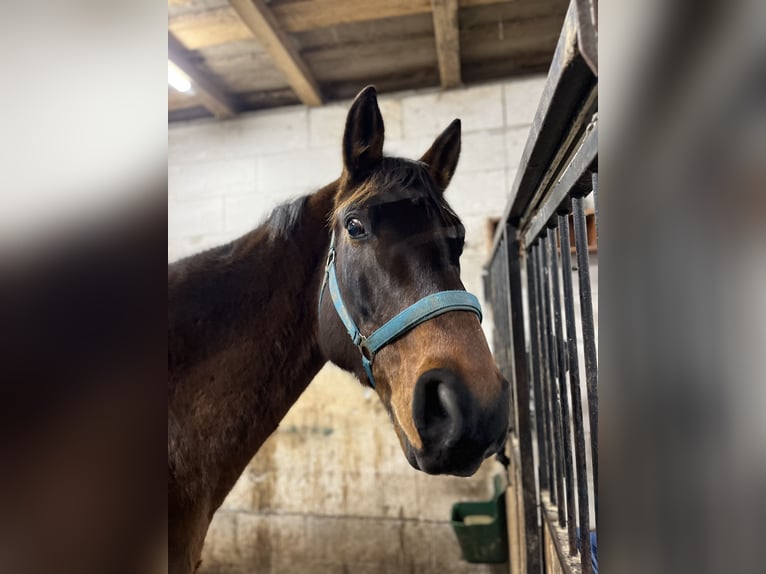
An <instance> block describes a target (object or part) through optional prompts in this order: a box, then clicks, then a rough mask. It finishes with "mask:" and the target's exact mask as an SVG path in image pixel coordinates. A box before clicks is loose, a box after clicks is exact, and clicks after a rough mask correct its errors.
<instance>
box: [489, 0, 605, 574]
mask: <svg viewBox="0 0 766 574" xmlns="http://www.w3.org/2000/svg"><path fill="white" fill-rule="evenodd" d="M596 30H597V25H596V11H595V3H594V1H593V0H575V1H573V2H572V4H571V5H570V7H569V11H568V13H567V17H566V20H565V23H564V27H563V30H562V33H561V36H560V38H559V42H558V46H557V48H556V53H555V55H554V58H553V62H552V64H551V69H550V72H549V74H548V79H547V82H546V85H545V89H544V91H543V95H542V97H541V100H540V103H539V106H538V109H537V113H536V115H535V119H534V123H533V125H532V128H531V130H530V134H529V137H528V139H527V143H526V147H525V149H524V153H523V155H522V159H521V165H520V167H519V171H518V174H517V176H516V179H515V182H514V184H513V188H512V190H511V194H510V199H509V202H508V205H507V206H506V209H505V213H504V216H503V218H502V219H501V220H500V223H499V225H498V227H497V230H496V233H495V236H494V243H493V248H492V255H491V257H490V260H489V263H488V264H487V266H486V269H485V276H484V280H485V291H486V293H485V294H486V298H487V300H488V301H489V303H490V306H491V308H492V312H493V316H494V325H495V332H494V351H495V356H496V359H497V362H498V365H499V367H500V369H501V371H502V373H503V375H504V376H505V377H506V378H507V379H508V380H509V381H511V386H512V389H513V398H512V412H513V420H512V425H511V426H512V429H511V434H510V436H509V441H508V452H507V454H508V457H509V459H510V461H511V462H510V466H509V484H510V489H511V491H510V492H509V496H508V497H507V499H508V500H509V503H508V512H509V538H510V540H509V542H510V549H511V565H510V566H511V572H513V573H514V574H515V573H517V572H518V573H520V572H528V573H535V574H538V573H540V572H585V573H589V572H593V571H595V570H597V563H596V561H595V556H594V554H595V548H596V545H595V531H596V526H597V524H596V517H597V516H598V500H597V498H596V496H595V493H597V492H598V444H597V436H598V396H597V381H598V367H597V361H596V342H597V337H596V323H595V322H594V312H593V299H592V296H591V295H592V286H591V276H590V273H591V269H592V268H591V265H592V264H593V263H594V262H595V252H596V250H597V241H596V236H597V228H598V227H597V218H598V197H597V193H598V147H597V142H598V118H597V110H598V79H597V59H596V52H595V46H596ZM593 269H596V267H595V265H594V267H593Z"/></svg>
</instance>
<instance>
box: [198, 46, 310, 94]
mask: <svg viewBox="0 0 766 574" xmlns="http://www.w3.org/2000/svg"><path fill="white" fill-rule="evenodd" d="M248 33H249V32H248ZM200 54H201V55H202V56H203V57H204V58H205V67H206V68H207V69H208V70H210V71H211V72H212V73H214V74H215V76H216V77H217V78H219V79H220V81H221V82H222V84H223V85H225V86H226V88H227V89H228V91H229V93H231V94H237V95H239V94H240V93H245V92H252V91H258V90H264V91H268V90H277V89H288V90H289V89H290V86H288V84H287V80H285V77H284V74H282V72H281V71H280V70H278V69H277V68H276V67H275V66H274V60H273V59H272V58H271V56H270V55H269V54H268V53H267V52H265V51H264V49H263V46H261V45H260V44H259V43H258V42H257V41H256V40H255V38H253V37H252V35H251V37H250V39H249V40H240V41H238V42H231V43H229V44H221V45H219V46H210V47H209V48H205V49H204V50H201V51H200ZM296 99H297V98H296Z"/></svg>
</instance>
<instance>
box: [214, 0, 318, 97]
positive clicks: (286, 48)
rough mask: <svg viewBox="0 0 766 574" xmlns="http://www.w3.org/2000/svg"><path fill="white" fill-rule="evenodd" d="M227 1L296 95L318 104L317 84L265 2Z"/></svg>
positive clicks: (252, 0)
mask: <svg viewBox="0 0 766 574" xmlns="http://www.w3.org/2000/svg"><path fill="white" fill-rule="evenodd" d="M229 4H231V7H232V8H234V10H235V11H236V12H237V14H239V17H240V18H241V19H242V22H244V24H245V26H247V27H248V28H250V31H251V32H252V33H253V35H254V36H255V37H256V39H257V40H258V41H259V42H260V43H261V44H263V45H264V47H265V48H266V50H267V51H268V52H269V54H270V55H271V57H272V58H273V60H274V65H275V66H276V67H277V69H279V70H280V71H281V72H282V73H283V74H284V76H285V79H286V80H287V83H288V84H289V85H290V87H291V88H292V89H293V91H295V93H296V95H297V96H298V98H300V100H301V101H302V102H303V103H304V104H306V105H307V106H320V105H322V94H321V91H320V90H319V85H318V84H317V82H316V80H314V77H313V75H312V74H311V71H310V70H309V68H308V66H307V65H306V63H305V62H304V61H303V59H302V58H301V56H300V54H299V53H298V50H297V49H296V48H295V46H294V44H293V43H292V40H291V38H290V37H289V36H288V35H287V33H286V32H284V30H282V28H281V26H280V25H279V22H277V19H276V18H275V16H274V14H273V13H272V12H271V10H270V9H269V7H268V6H267V5H266V3H265V2H264V1H263V0H229Z"/></svg>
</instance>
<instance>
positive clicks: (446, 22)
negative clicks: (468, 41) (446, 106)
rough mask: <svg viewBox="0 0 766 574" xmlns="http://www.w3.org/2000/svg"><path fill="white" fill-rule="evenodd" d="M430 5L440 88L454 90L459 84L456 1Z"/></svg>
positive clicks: (433, 1) (436, 0)
mask: <svg viewBox="0 0 766 574" xmlns="http://www.w3.org/2000/svg"><path fill="white" fill-rule="evenodd" d="M431 5H432V8H433V19H434V35H435V36H436V56H437V58H438V59H439V78H440V79H441V85H442V88H445V89H446V88H454V87H456V86H459V85H460V84H461V78H460V28H459V26H458V0H431Z"/></svg>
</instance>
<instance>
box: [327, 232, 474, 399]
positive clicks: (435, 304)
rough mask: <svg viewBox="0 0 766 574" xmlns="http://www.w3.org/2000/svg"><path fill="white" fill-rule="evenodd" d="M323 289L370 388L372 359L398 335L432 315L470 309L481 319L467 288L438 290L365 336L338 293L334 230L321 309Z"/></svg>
mask: <svg viewBox="0 0 766 574" xmlns="http://www.w3.org/2000/svg"><path fill="white" fill-rule="evenodd" d="M325 288H328V289H329V291H330V297H331V298H332V302H333V305H334V306H335V310H336V311H337V313H338V317H340V320H341V322H342V323H343V326H344V327H345V328H346V331H347V332H348V336H349V337H351V341H352V342H353V343H354V345H355V346H356V347H357V348H358V349H359V352H360V353H361V354H362V366H363V367H364V370H365V372H366V373H367V378H368V379H369V381H370V385H372V387H373V388H375V378H374V377H373V376H372V362H373V360H374V359H375V354H376V353H377V352H378V351H379V350H380V349H382V348H383V347H385V346H386V345H388V344H389V343H391V342H392V341H394V340H395V339H397V338H398V337H400V336H402V335H404V334H405V333H407V332H408V331H411V330H412V329H414V328H415V327H417V326H418V325H420V324H421V323H425V322H426V321H428V320H430V319H433V318H434V317H438V316H439V315H442V314H444V313H449V312H450V311H470V312H471V313H475V314H476V316H477V317H478V318H479V321H481V319H482V316H481V306H480V305H479V300H478V299H477V298H476V297H475V296H474V295H472V294H471V293H468V292H467V291H439V292H438V293H432V294H431V295H427V296H426V297H423V298H422V299H420V300H419V301H417V302H416V303H414V304H412V305H410V306H409V307H407V308H406V309H405V310H404V311H402V312H401V313H399V314H398V315H396V316H395V317H394V318H393V319H391V320H389V321H387V322H386V323H385V324H383V325H382V326H381V327H379V328H378V329H376V330H375V331H373V332H372V333H371V334H370V335H369V336H368V337H365V336H364V335H362V333H361V332H360V331H359V327H357V326H356V323H355V322H354V320H353V319H352V318H351V315H350V314H349V312H348V309H347V308H346V305H345V304H344V303H343V298H342V297H341V295H340V288H339V287H338V276H337V273H336V271H335V232H333V234H332V239H331V240H330V251H329V253H328V255H327V266H326V267H325V274H324V281H323V282H322V289H321V290H320V291H319V307H320V309H321V306H322V296H323V294H324V291H325Z"/></svg>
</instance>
